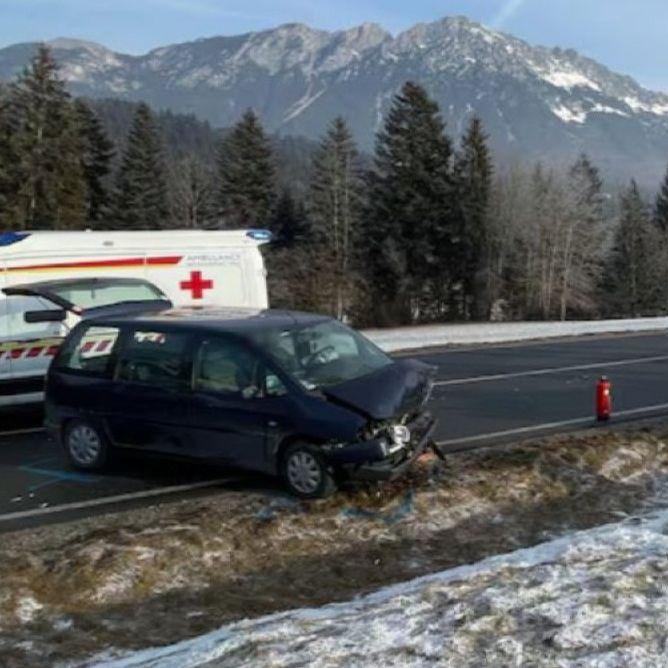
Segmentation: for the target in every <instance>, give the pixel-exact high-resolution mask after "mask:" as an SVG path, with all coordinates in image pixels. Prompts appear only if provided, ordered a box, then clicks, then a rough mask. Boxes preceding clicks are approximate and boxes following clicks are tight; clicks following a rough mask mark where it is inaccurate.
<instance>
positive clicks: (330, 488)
mask: <svg viewBox="0 0 668 668" xmlns="http://www.w3.org/2000/svg"><path fill="white" fill-rule="evenodd" d="M281 474H282V476H283V480H284V481H285V484H286V486H287V488H288V490H290V493H291V494H293V495H294V496H297V497H299V498H300V499H323V498H325V497H327V496H331V495H332V494H334V492H336V490H337V484H336V480H335V479H334V473H333V471H332V469H331V467H330V466H329V464H328V463H327V461H326V460H325V458H324V457H323V455H322V453H321V452H320V451H319V450H318V448H316V447H314V446H312V445H307V444H304V443H295V444H294V445H291V446H290V447H289V448H288V449H287V450H286V451H285V453H284V455H283V458H282V461H281Z"/></svg>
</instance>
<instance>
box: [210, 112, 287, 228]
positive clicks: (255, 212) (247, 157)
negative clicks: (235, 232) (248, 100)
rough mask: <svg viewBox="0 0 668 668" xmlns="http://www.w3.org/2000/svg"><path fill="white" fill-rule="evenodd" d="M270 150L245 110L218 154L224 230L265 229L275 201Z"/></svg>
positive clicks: (252, 115)
mask: <svg viewBox="0 0 668 668" xmlns="http://www.w3.org/2000/svg"><path fill="white" fill-rule="evenodd" d="M275 181H276V176H275V168H274V162H273V154H272V149H271V146H270V144H269V140H268V139H267V137H266V135H265V133H264V130H263V129H262V125H261V124H260V121H259V119H258V117H257V116H256V115H255V113H254V112H253V111H252V110H250V109H249V110H248V111H247V112H246V113H245V114H244V115H243V118H242V119H241V120H240V121H239V123H237V125H236V126H235V127H234V128H233V129H232V130H231V132H230V133H229V134H227V135H226V136H225V137H224V138H223V140H222V142H221V144H220V147H219V151H218V197H217V200H218V212H219V216H220V219H221V224H222V225H223V226H224V227H227V228H252V227H256V228H257V227H259V228H261V227H266V226H267V225H268V224H269V222H270V219H271V214H272V211H273V208H274V203H275V200H276V192H275V188H276V185H275Z"/></svg>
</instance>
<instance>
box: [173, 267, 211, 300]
mask: <svg viewBox="0 0 668 668" xmlns="http://www.w3.org/2000/svg"><path fill="white" fill-rule="evenodd" d="M180 287H181V290H190V292H191V293H192V295H191V296H192V298H193V299H202V298H203V297H204V291H205V290H212V289H213V281H211V280H208V279H203V278H202V272H201V271H191V272H190V280H188V281H181V283H180Z"/></svg>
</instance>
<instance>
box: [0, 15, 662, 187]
mask: <svg viewBox="0 0 668 668" xmlns="http://www.w3.org/2000/svg"><path fill="white" fill-rule="evenodd" d="M50 45H51V47H52V49H53V51H54V54H55V57H56V58H57V60H58V61H59V63H60V64H61V74H62V76H63V77H64V78H65V79H66V81H67V82H68V86H69V88H70V90H71V91H72V92H73V93H75V94H78V95H84V96H88V97H94V98H108V97H116V98H122V99H126V100H140V99H141V100H145V101H147V102H149V103H150V104H151V105H153V106H154V107H156V108H166V109H171V110H174V111H177V112H188V113H194V114H196V115H197V116H199V117H200V118H203V119H206V120H208V121H210V122H211V123H212V124H213V125H215V126H229V125H231V124H232V123H233V122H234V121H235V120H237V119H238V117H239V116H240V114H241V113H242V112H243V110H244V109H246V108H248V107H253V108H254V109H255V110H256V111H257V112H258V113H259V114H260V115H261V116H262V118H263V121H264V122H265V124H266V125H267V127H268V128H269V129H270V130H271V131H274V132H277V133H280V134H285V135H303V136H306V137H309V138H315V137H317V136H318V135H319V134H320V133H322V131H323V129H324V128H325V126H326V125H327V123H328V122H329V121H330V119H332V118H333V117H335V116H337V115H343V116H345V117H346V118H347V119H348V121H349V122H350V124H351V126H352V128H353V130H354V133H355V136H356V138H357V140H358V141H359V143H360V145H361V146H362V147H363V148H364V149H366V150H371V149H372V147H373V142H374V134H375V132H376V131H377V130H378V128H379V127H380V125H381V123H382V120H383V118H384V114H385V113H386V112H387V110H388V108H389V105H390V103H391V100H392V97H393V96H394V95H395V93H396V92H397V91H398V90H399V88H400V87H401V85H402V84H403V83H404V82H405V81H406V80H408V79H410V80H414V81H417V82H420V83H422V84H423V85H424V86H426V88H427V89H428V90H429V92H430V93H431V94H432V95H433V96H434V97H435V98H436V99H437V100H438V102H439V103H440V105H441V107H442V110H443V115H444V118H445V120H446V121H447V123H448V128H449V132H450V133H451V134H453V135H456V134H459V133H460V132H461V131H462V130H463V128H464V126H465V124H466V121H467V119H468V118H469V117H470V116H471V115H472V114H474V113H477V114H479V115H480V116H481V117H482V119H483V121H484V122H485V125H486V128H487V131H488V132H489V134H490V137H491V142H492V145H493V148H494V149H495V151H496V153H497V156H498V157H499V158H501V159H504V160H507V159H521V160H532V161H533V160H542V161H544V162H555V163H562V162H565V161H568V160H572V159H573V158H574V157H575V156H576V155H577V154H578V153H579V152H581V151H586V152H587V153H589V154H590V155H591V156H592V157H593V159H594V160H595V161H596V162H597V163H598V164H599V165H600V166H601V168H602V169H603V171H604V173H606V175H607V176H609V177H612V178H614V179H628V178H630V177H631V176H635V177H636V178H638V179H639V180H640V181H641V182H642V183H645V184H647V185H648V186H651V187H655V186H656V184H657V182H658V181H659V179H660V178H661V176H662V174H663V172H664V171H665V168H666V165H667V164H668V95H666V94H663V93H658V92H652V91H649V90H647V89H645V88H643V87H642V86H640V85H639V84H638V83H637V82H635V81H634V80H633V79H631V78H630V77H627V76H623V75H621V74H617V73H614V72H612V71H610V70H609V69H607V68H606V67H604V66H603V65H601V64H599V63H597V62H595V61H593V60H591V59H589V58H586V57H584V56H582V55H579V54H578V53H577V52H575V51H573V50H570V49H569V50H563V49H558V48H555V49H550V48H545V47H537V46H532V45H529V44H528V43H526V42H524V41H522V40H520V39H517V38H515V37H512V36H510V35H507V34H504V33H500V32H497V31H494V30H491V29H489V28H486V27H484V26H482V25H480V24H477V23H474V22H472V21H469V20H468V19H466V18H463V17H453V18H445V19H443V20H441V21H438V22H435V23H431V24H420V25H416V26H415V27H413V28H411V29H410V30H407V31H405V32H403V33H401V34H399V35H396V36H393V35H391V34H390V33H388V32H387V31H385V30H383V29H382V28H381V27H380V26H378V25H375V24H365V25H361V26H359V27H356V28H353V29H351V30H345V31H338V32H326V31H322V30H315V29H312V28H310V27H307V26H305V25H301V24H288V25H283V26H280V27H278V28H275V29H273V30H267V31H263V32H256V33H248V34H245V35H239V36H232V37H211V38H206V39H200V40H197V41H195V42H187V43H183V44H175V45H171V46H166V47H163V48H158V49H155V50H153V51H150V52H149V53H147V54H145V55H140V56H131V55H126V54H121V53H116V52H113V51H111V50H109V49H107V48H105V47H104V46H101V45H99V44H93V43H90V42H84V41H81V40H74V39H57V40H54V41H52V42H51V43H50ZM36 47H37V44H34V43H26V44H16V45H13V46H9V47H6V48H3V49H0V80H8V79H11V78H12V77H13V76H15V75H16V73H17V72H19V71H20V70H21V69H22V68H23V67H24V66H25V65H26V63H27V62H28V61H29V59H30V57H31V55H32V54H33V53H34V51H35V49H36Z"/></svg>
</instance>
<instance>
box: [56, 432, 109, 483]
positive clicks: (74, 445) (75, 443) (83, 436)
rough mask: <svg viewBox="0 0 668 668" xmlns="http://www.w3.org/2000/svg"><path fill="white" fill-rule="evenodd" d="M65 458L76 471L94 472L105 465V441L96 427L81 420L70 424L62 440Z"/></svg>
mask: <svg viewBox="0 0 668 668" xmlns="http://www.w3.org/2000/svg"><path fill="white" fill-rule="evenodd" d="M63 444H64V446H65V453H66V455H67V458H68V460H69V462H70V464H72V466H74V467H75V468H77V469H83V470H84V471H96V470H99V469H101V468H103V467H104V465H105V464H106V463H107V457H108V454H109V453H108V451H109V448H108V444H107V439H106V438H105V436H104V434H103V433H102V431H101V429H99V428H98V427H97V426H96V425H93V424H91V423H90V422H85V421H83V420H75V421H73V422H70V423H69V424H68V425H67V428H66V429H65V436H64V438H63Z"/></svg>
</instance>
